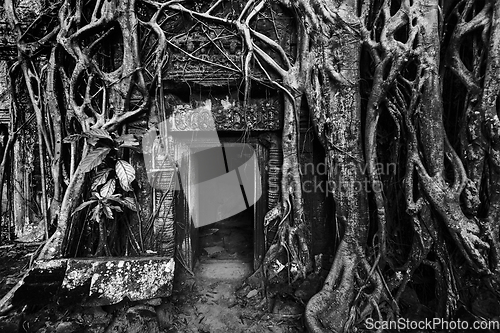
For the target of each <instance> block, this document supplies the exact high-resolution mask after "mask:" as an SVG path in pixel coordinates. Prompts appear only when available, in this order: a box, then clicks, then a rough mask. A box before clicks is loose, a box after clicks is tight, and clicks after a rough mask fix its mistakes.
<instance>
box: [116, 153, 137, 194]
mask: <svg viewBox="0 0 500 333" xmlns="http://www.w3.org/2000/svg"><path fill="white" fill-rule="evenodd" d="M115 171H116V176H117V177H118V180H119V181H120V185H121V187H122V188H123V189H124V190H125V191H127V192H128V191H132V187H131V184H132V182H133V181H134V179H135V169H134V167H133V166H132V165H130V163H128V162H127V161H124V160H118V161H116V165H115Z"/></svg>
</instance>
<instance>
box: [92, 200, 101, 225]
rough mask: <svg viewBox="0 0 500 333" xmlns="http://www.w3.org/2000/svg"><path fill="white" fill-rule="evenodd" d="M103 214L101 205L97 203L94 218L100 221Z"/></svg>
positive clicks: (93, 210) (93, 211)
mask: <svg viewBox="0 0 500 333" xmlns="http://www.w3.org/2000/svg"><path fill="white" fill-rule="evenodd" d="M100 216H101V205H100V204H99V205H97V206H95V207H94V209H92V220H94V221H96V222H99V219H100Z"/></svg>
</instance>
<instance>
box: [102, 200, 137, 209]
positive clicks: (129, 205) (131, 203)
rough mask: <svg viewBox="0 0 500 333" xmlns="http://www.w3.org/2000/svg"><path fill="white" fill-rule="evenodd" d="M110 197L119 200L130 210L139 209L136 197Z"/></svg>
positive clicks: (118, 201)
mask: <svg viewBox="0 0 500 333" xmlns="http://www.w3.org/2000/svg"><path fill="white" fill-rule="evenodd" d="M108 199H109V200H112V201H114V202H117V203H119V204H120V205H122V206H124V207H127V208H128V209H130V210H133V211H134V212H135V211H137V208H136V205H135V201H134V199H132V198H130V197H126V198H123V199H122V198H117V197H110V198H108Z"/></svg>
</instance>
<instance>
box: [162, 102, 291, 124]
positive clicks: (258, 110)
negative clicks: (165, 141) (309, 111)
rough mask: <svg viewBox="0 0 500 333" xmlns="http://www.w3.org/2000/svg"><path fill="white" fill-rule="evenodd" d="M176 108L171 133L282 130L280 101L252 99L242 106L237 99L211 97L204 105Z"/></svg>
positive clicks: (170, 119)
mask: <svg viewBox="0 0 500 333" xmlns="http://www.w3.org/2000/svg"><path fill="white" fill-rule="evenodd" d="M193 104H194V105H191V104H178V105H175V106H173V111H172V115H171V117H170V118H169V124H170V128H171V130H172V131H210V130H214V129H215V130H218V131H244V130H253V131H276V130H279V129H280V128H281V124H282V115H281V109H282V107H281V102H280V100H279V99H278V98H276V97H274V98H268V99H253V100H252V101H250V102H249V103H248V105H246V106H243V105H242V103H241V102H240V101H238V100H234V99H233V100H231V99H230V98H229V97H228V96H227V97H226V98H225V99H219V98H215V97H212V98H211V99H207V100H205V101H202V102H194V103H193Z"/></svg>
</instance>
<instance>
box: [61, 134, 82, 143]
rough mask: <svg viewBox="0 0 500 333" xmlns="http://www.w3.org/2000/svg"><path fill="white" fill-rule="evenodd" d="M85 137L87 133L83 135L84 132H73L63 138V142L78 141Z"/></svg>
mask: <svg viewBox="0 0 500 333" xmlns="http://www.w3.org/2000/svg"><path fill="white" fill-rule="evenodd" d="M84 137H85V135H83V134H71V135H68V136H67V137H65V138H64V139H63V142H64V143H71V142H76V141H78V140H80V139H81V138H84Z"/></svg>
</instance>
